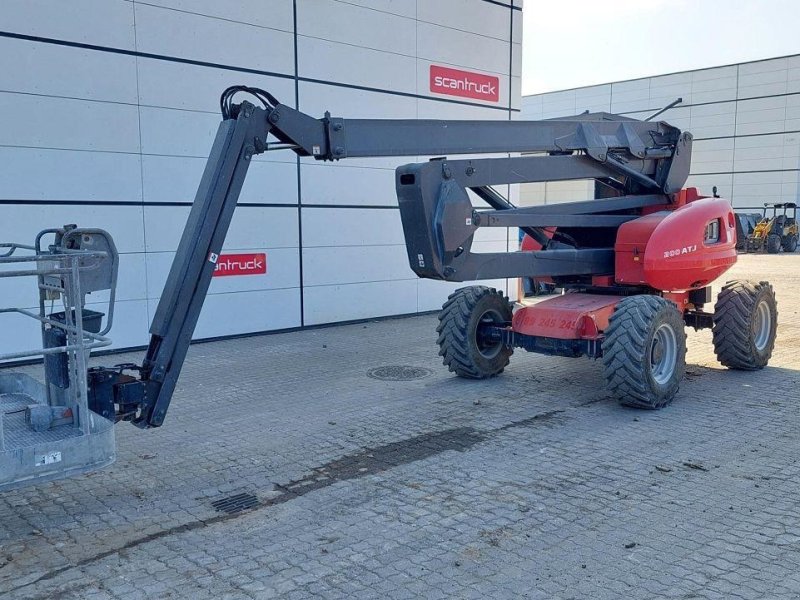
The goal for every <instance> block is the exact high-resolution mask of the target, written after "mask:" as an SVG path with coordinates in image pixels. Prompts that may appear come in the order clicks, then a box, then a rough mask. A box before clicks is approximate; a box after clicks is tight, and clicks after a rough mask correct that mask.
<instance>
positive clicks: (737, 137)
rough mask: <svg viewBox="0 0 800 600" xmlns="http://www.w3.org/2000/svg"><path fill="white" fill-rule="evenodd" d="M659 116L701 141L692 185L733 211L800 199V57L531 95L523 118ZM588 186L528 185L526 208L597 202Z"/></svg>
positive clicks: (525, 100) (524, 193)
mask: <svg viewBox="0 0 800 600" xmlns="http://www.w3.org/2000/svg"><path fill="white" fill-rule="evenodd" d="M677 98H683V102H682V103H681V104H679V105H678V106H676V107H675V108H672V109H670V110H668V111H667V112H665V113H664V114H663V115H661V116H660V117H658V118H659V119H663V120H665V121H667V122H669V123H671V124H672V125H675V126H677V127H680V128H681V129H684V130H688V131H690V132H691V133H692V134H693V135H694V145H693V150H692V167H691V176H690V177H689V180H688V182H687V184H686V185H687V186H695V187H698V188H700V190H701V192H703V193H705V194H708V195H710V194H711V192H712V189H713V186H717V189H718V192H719V194H720V195H722V196H724V197H726V198H728V199H729V200H731V201H732V202H733V205H734V207H737V208H745V207H758V206H763V203H764V202H797V201H798V199H799V198H800V187H799V186H800V55H795V56H785V57H780V58H775V59H770V60H760V61H756V62H748V63H742V64H738V65H729V66H724V67H716V68H711V69H701V70H697V71H686V72H682V73H673V74H670V75H661V76H657V77H646V78H643V79H634V80H630V81H620V82H616V83H608V84H605V85H595V86H590V87H583V88H577V89H571V90H564V91H558V92H551V93H547V94H538V95H533V96H526V97H524V98H523V100H522V118H523V119H550V118H554V117H561V116H567V115H575V114H578V113H581V112H583V111H585V110H589V111H591V112H596V111H606V112H612V113H619V114H622V115H626V116H630V117H635V118H646V117H648V116H649V115H651V114H653V113H654V112H656V111H657V110H659V109H660V108H662V107H664V106H667V105H668V104H670V103H671V102H673V101H674V100H675V99H677ZM592 193H593V186H592V185H590V184H588V183H587V182H571V183H563V182H559V183H552V184H537V185H525V186H523V189H522V192H521V194H522V203H523V204H537V203H542V202H560V201H568V200H576V199H585V198H589V197H591V194H592Z"/></svg>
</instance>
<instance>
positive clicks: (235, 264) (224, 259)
mask: <svg viewBox="0 0 800 600" xmlns="http://www.w3.org/2000/svg"><path fill="white" fill-rule="evenodd" d="M216 263H217V267H216V268H215V269H214V277H228V276H230V275H264V274H266V272H267V255H266V254H264V253H259V254H220V255H219V256H218V257H217V260H216Z"/></svg>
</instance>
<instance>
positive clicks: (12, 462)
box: [0, 226, 119, 491]
mask: <svg viewBox="0 0 800 600" xmlns="http://www.w3.org/2000/svg"><path fill="white" fill-rule="evenodd" d="M49 236H55V241H54V243H53V244H51V245H49V246H48V247H46V248H43V247H42V243H43V240H44V239H45V237H49ZM118 262H119V259H118V255H117V250H116V248H115V247H114V242H113V241H112V239H111V237H110V236H109V235H108V234H107V233H106V232H104V231H102V230H98V229H78V228H76V227H75V226H66V227H64V228H62V229H48V230H44V231H42V232H40V233H39V235H37V236H36V241H35V243H34V244H33V245H25V244H13V243H5V244H0V280H3V279H8V278H35V280H36V284H37V288H38V292H39V299H38V310H31V309H27V308H20V307H12V308H6V307H0V318H2V319H3V320H8V319H14V318H17V317H23V318H29V319H34V320H36V321H38V322H39V324H40V328H41V335H42V347H41V348H37V349H32V350H27V351H21V352H10V353H5V354H0V362H7V361H21V360H22V361H29V360H31V359H36V358H39V357H41V358H42V359H43V364H42V367H43V370H44V377H43V381H44V382H45V383H42V382H40V381H38V380H37V379H35V378H34V377H31V376H30V375H28V374H26V373H22V372H5V371H4V372H1V373H0V491H5V490H9V489H13V488H15V487H19V486H22V485H26V484H29V483H32V482H34V481H46V480H50V479H59V478H62V477H69V476H71V475H76V474H79V473H84V472H87V471H92V470H95V469H97V468H100V467H103V466H105V465H108V464H110V463H112V462H113V461H114V458H115V441H114V422H113V420H108V419H106V418H103V417H102V416H100V415H98V414H96V413H94V412H92V411H91V410H90V409H89V404H88V389H87V361H88V359H89V354H90V352H91V350H92V349H94V348H101V347H104V346H108V345H110V344H111V340H110V339H109V338H108V337H106V335H105V334H106V333H107V332H108V331H109V330H110V329H111V325H112V323H113V313H114V299H115V288H116V279H117V267H118ZM104 290H105V291H107V292H108V301H107V309H106V314H107V318H106V323H105V326H103V325H102V319H103V316H104V313H102V312H99V311H94V310H90V309H88V308H86V307H85V303H86V294H88V293H91V292H99V291H104ZM56 301H59V303H60V304H61V306H60V308H62V310H61V311H59V312H53V311H54V310H55V307H56ZM30 304H33V302H31V303H30ZM30 304H29V305H28V306H30Z"/></svg>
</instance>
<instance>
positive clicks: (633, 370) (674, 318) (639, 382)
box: [603, 294, 686, 410]
mask: <svg viewBox="0 0 800 600" xmlns="http://www.w3.org/2000/svg"><path fill="white" fill-rule="evenodd" d="M662 325H669V328H671V330H672V332H673V333H674V335H675V337H674V342H675V365H674V368H673V369H672V371H671V374H669V377H668V379H667V380H666V381H664V382H663V383H661V382H659V381H657V380H656V379H655V377H654V374H653V364H652V354H653V349H654V347H655V342H654V340H655V338H656V331H658V330H659V329H660V328H661V327H662ZM669 328H668V329H669ZM685 370H686V331H685V328H684V322H683V316H682V315H681V313H680V311H679V310H678V308H677V306H675V304H674V303H672V302H670V301H669V300H665V299H664V298H661V297H660V296H652V295H646V294H643V295H641V296H630V297H628V298H623V299H622V300H621V301H620V303H619V304H617V306H616V308H615V309H614V313H613V314H612V315H611V318H610V319H609V325H608V329H606V331H605V338H604V340H603V375H604V376H605V380H606V385H607V386H608V390H609V391H610V392H611V395H612V396H614V397H615V398H616V399H617V400H618V401H619V402H620V404H623V405H625V406H633V407H635V408H644V409H650V410H653V409H657V408H662V407H664V406H666V405H667V404H669V403H670V402H672V400H673V398H675V394H677V393H678V388H679V386H680V382H681V379H683V374H684V372H685ZM668 372H669V371H668Z"/></svg>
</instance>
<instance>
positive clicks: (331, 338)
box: [0, 254, 800, 600]
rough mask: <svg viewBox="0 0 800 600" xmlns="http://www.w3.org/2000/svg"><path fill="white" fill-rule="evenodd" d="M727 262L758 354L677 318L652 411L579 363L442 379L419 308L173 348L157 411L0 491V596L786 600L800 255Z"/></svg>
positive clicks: (536, 363)
mask: <svg viewBox="0 0 800 600" xmlns="http://www.w3.org/2000/svg"><path fill="white" fill-rule="evenodd" d="M733 277H742V278H751V279H756V280H771V281H772V282H773V283H774V284H775V288H776V290H777V293H778V300H779V311H780V330H779V341H778V346H777V349H776V352H775V355H774V358H773V361H772V363H771V366H770V367H769V368H767V369H765V370H763V371H761V372H757V373H737V372H729V371H726V370H724V369H722V368H721V367H720V366H719V365H718V364H717V363H716V362H715V359H714V355H713V351H712V346H711V335H710V333H709V332H699V333H695V332H690V335H689V351H688V363H689V366H688V373H687V377H686V380H685V382H684V384H683V385H682V388H681V392H680V395H679V397H678V398H677V400H676V401H675V402H674V404H672V405H671V406H670V407H668V408H666V409H664V410H662V411H659V412H641V411H636V410H632V409H627V408H621V407H619V406H618V405H617V404H616V403H615V402H613V401H611V400H610V399H609V398H608V397H607V395H606V392H605V390H604V389H603V384H602V379H601V369H600V364H598V363H596V362H592V361H590V360H588V359H562V358H547V357H542V356H536V355H530V354H525V353H523V352H518V353H516V354H515V355H514V356H513V357H512V363H511V366H510V367H509V368H508V369H507V370H506V372H505V373H504V374H503V375H502V376H500V377H498V378H496V379H493V380H490V381H481V382H472V381H464V380H460V379H457V378H455V377H453V376H451V375H450V374H448V373H447V371H446V369H445V368H444V367H442V366H441V364H440V361H439V359H438V357H437V355H436V353H437V350H436V347H435V345H434V342H435V334H434V327H435V324H436V319H435V317H432V316H422V317H415V318H407V319H401V320H387V321H381V322H375V323H367V324H359V325H348V326H341V327H334V328H328V329H319V330H314V331H306V332H299V333H290V334H281V335H269V336H260V337H252V338H246V339H239V340H231V341H224V342H216V343H210V344H200V345H195V346H193V347H192V349H191V351H190V353H189V359H188V363H187V366H186V369H185V371H184V374H183V376H182V378H181V381H180V385H179V388H178V391H177V394H176V397H175V400H174V402H173V407H172V409H171V411H170V414H169V416H168V418H167V421H166V423H165V425H164V427H163V428H161V429H158V430H152V431H139V430H137V429H135V428H133V427H131V426H129V425H125V424H123V425H121V426H118V428H117V436H118V460H117V462H116V464H114V465H113V466H112V467H110V468H107V469H105V470H103V471H100V472H98V473H95V474H91V475H88V476H82V477H78V478H75V479H71V480H67V481H61V482H55V483H50V484H45V485H42V486H40V487H36V488H29V489H24V490H20V491H15V492H9V493H5V494H2V495H0V597H2V598H4V599H11V598H28V599H33V598H41V599H45V598H61V599H66V598H81V599H98V600H99V599H101V598H124V599H126V600H132V599H136V598H159V599H161V598H193V599H194V598H215V599H218V598H272V597H280V598H311V597H315V598H446V597H451V598H548V599H549V598H563V599H566V598H592V599H597V598H637V599H643V598H664V597H667V598H719V599H722V598H725V599H727V598H798V597H800V568H799V565H800V520H798V515H799V514H800V463H798V459H800V434H799V433H798V432H800V370H799V369H800V316H799V315H800V254H795V255H777V256H744V257H742V260H741V261H740V263H739V264H738V265H737V267H736V268H735V271H734V272H733V273H732V278H733ZM135 358H138V356H133V355H131V356H114V357H112V358H111V360H112V361H113V362H122V361H127V360H131V359H135ZM106 362H108V359H106ZM399 366H406V367H412V368H410V369H397V368H388V369H384V370H383V372H381V371H378V372H377V373H372V375H373V376H372V377H371V376H370V370H371V369H375V368H380V367H399ZM381 375H383V376H386V375H388V376H389V377H396V378H397V377H399V378H406V380H401V381H392V380H384V379H380V378H376V376H378V377H380V376H381Z"/></svg>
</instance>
